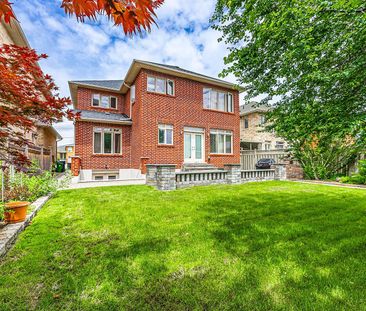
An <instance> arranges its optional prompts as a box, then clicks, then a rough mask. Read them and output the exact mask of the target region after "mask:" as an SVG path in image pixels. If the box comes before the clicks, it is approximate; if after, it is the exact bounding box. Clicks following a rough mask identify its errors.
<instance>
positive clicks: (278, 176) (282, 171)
mask: <svg viewBox="0 0 366 311" xmlns="http://www.w3.org/2000/svg"><path fill="white" fill-rule="evenodd" d="M286 166H287V164H284V163H282V164H273V165H272V167H273V168H274V170H275V175H274V179H275V180H286V179H287V176H286V175H287V174H286V171H287V170H286ZM272 167H271V168H272Z"/></svg>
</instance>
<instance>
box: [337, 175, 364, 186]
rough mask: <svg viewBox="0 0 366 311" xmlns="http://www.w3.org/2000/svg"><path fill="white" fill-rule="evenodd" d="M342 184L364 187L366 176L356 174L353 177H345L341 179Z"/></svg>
mask: <svg viewBox="0 0 366 311" xmlns="http://www.w3.org/2000/svg"><path fill="white" fill-rule="evenodd" d="M340 182H342V183H345V184H356V185H362V184H365V183H366V176H362V175H360V174H354V175H352V176H344V177H341V179H340Z"/></svg>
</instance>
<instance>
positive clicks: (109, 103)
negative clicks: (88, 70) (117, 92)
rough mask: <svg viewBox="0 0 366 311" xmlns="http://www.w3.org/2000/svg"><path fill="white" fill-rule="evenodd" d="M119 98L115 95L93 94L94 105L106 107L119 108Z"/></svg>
mask: <svg viewBox="0 0 366 311" xmlns="http://www.w3.org/2000/svg"><path fill="white" fill-rule="evenodd" d="M117 102H118V99H117V97H115V96H107V95H101V94H93V97H92V106H93V107H100V108H106V109H117Z"/></svg>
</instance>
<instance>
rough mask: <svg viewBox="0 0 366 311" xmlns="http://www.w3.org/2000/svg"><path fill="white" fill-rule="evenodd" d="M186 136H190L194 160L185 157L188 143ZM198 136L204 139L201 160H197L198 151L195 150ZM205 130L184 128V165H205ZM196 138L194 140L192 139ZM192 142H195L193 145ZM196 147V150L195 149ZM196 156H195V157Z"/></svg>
mask: <svg viewBox="0 0 366 311" xmlns="http://www.w3.org/2000/svg"><path fill="white" fill-rule="evenodd" d="M186 134H189V135H190V139H191V155H192V158H191V159H188V158H186V157H185V143H186V140H185V138H186ZM196 135H200V136H201V137H202V140H201V155H202V156H201V159H196V149H195V144H196V140H195V138H196ZM205 136H206V135H205V130H204V129H202V128H194V127H185V128H184V132H183V158H184V163H205V162H206V161H205V159H206V152H205V150H206V148H205V146H206V137H205ZM192 137H194V138H192ZM192 141H193V142H194V143H193V144H192ZM193 147H194V148H193ZM193 155H194V156H193Z"/></svg>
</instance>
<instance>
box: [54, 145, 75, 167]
mask: <svg viewBox="0 0 366 311" xmlns="http://www.w3.org/2000/svg"><path fill="white" fill-rule="evenodd" d="M73 156H75V146H74V144H70V145H64V146H59V147H57V159H58V160H62V161H65V163H66V165H67V168H69V169H70V168H71V159H72V157H73Z"/></svg>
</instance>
